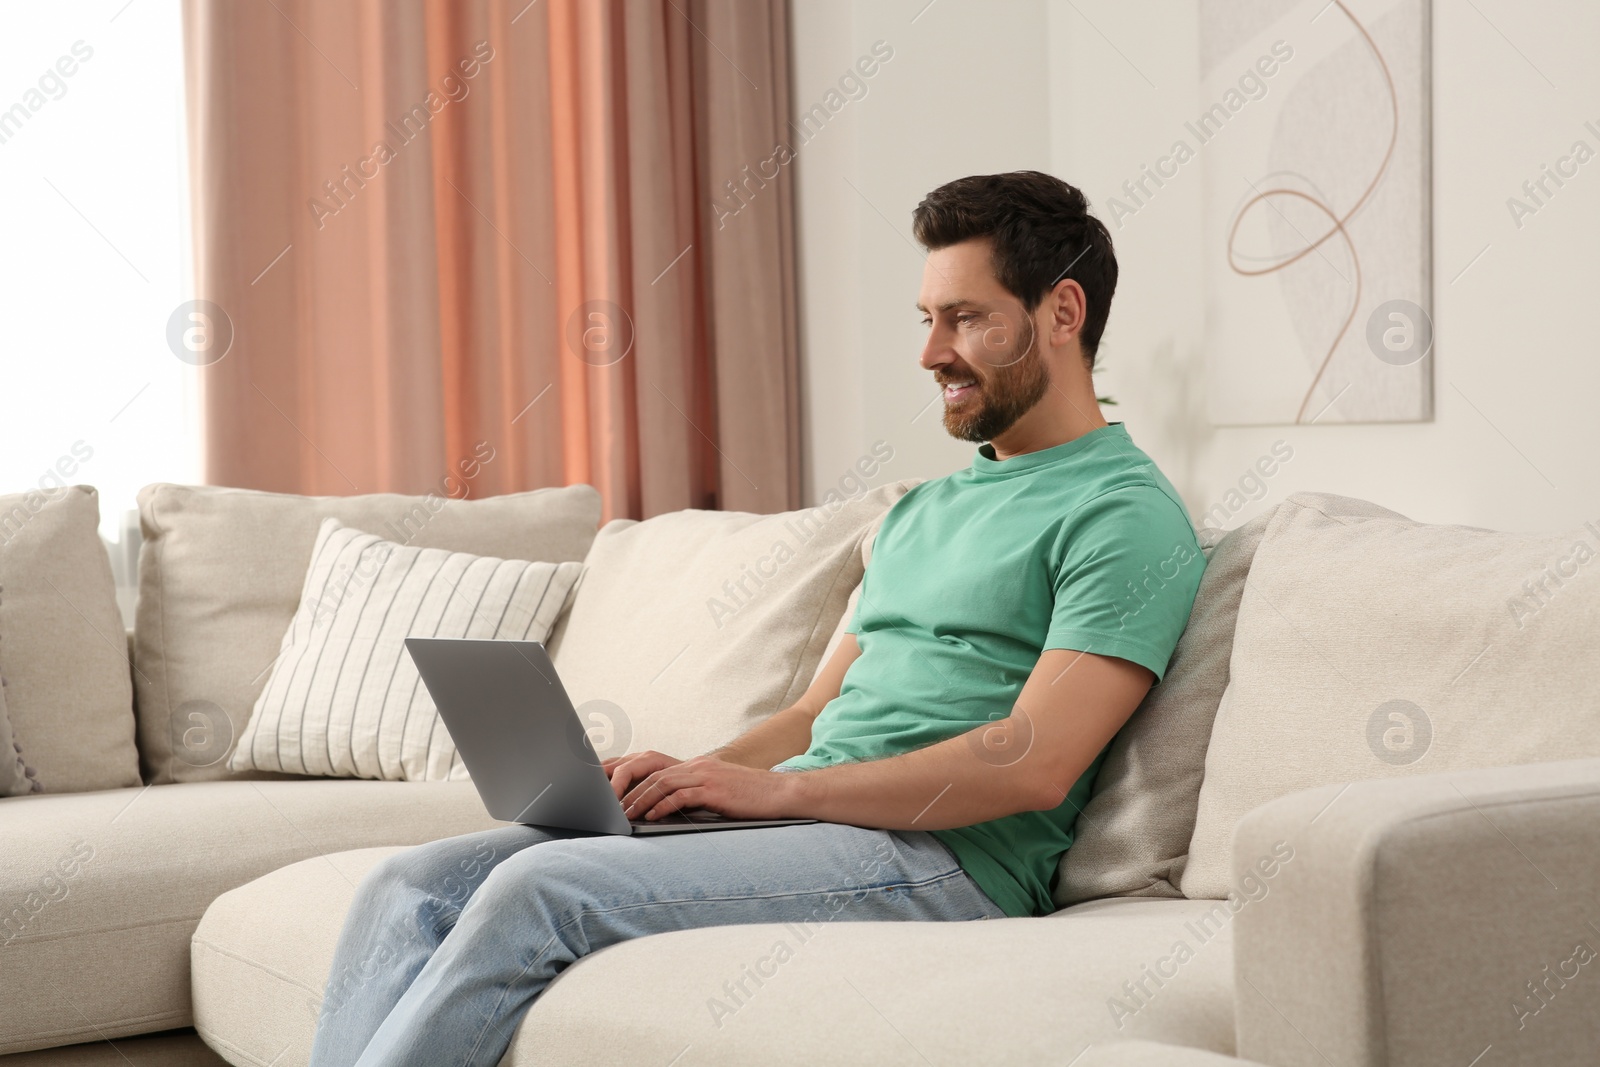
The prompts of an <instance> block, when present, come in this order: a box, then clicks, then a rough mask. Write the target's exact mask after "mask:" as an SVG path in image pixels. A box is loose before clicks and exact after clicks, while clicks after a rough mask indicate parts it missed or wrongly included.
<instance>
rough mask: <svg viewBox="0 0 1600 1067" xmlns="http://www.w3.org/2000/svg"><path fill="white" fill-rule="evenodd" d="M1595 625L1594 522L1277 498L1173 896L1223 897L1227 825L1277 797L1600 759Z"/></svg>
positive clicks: (1598, 590) (1598, 586) (1598, 540)
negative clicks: (1439, 515) (1496, 520)
mask: <svg viewBox="0 0 1600 1067" xmlns="http://www.w3.org/2000/svg"><path fill="white" fill-rule="evenodd" d="M1596 633H1600V528H1597V527H1596V526H1595V525H1593V524H1591V525H1587V526H1584V527H1582V528H1581V529H1577V530H1572V531H1569V532H1567V533H1562V534H1519V533H1497V532H1495V531H1492V530H1481V529H1476V528H1473V527H1467V526H1434V525H1428V524H1425V523H1420V522H1413V521H1412V520H1410V519H1408V518H1406V517H1405V516H1403V515H1398V514H1396V513H1394V512H1392V511H1387V510H1385V509H1383V508H1380V507H1378V506H1376V505H1374V504H1368V503H1366V502H1364V501H1360V500H1350V499H1347V498H1344V497H1337V496H1330V495H1325V494H1319V493H1300V494H1296V495H1294V496H1292V497H1290V498H1289V499H1288V500H1287V501H1286V502H1285V503H1284V504H1282V505H1281V506H1280V507H1279V508H1278V511H1277V513H1276V514H1275V515H1274V516H1273V519H1272V522H1271V524H1270V525H1269V526H1268V527H1267V530H1266V532H1265V534H1264V536H1263V537H1262V541H1261V546H1260V548H1259V549H1257V551H1256V556H1255V562H1254V564H1253V565H1252V567H1251V570H1250V576H1249V580H1248V581H1247V583H1246V585H1245V591H1244V597H1243V600H1242V601H1241V603H1240V606H1239V622H1238V627H1237V631H1236V634H1235V637H1234V645H1233V657H1232V660H1231V662H1230V664H1229V678H1228V689H1227V693H1226V694H1225V695H1224V697H1223V700H1222V706H1221V708H1220V709H1219V710H1218V712H1217V718H1216V723H1215V726H1214V727H1213V729H1212V733H1211V743H1210V747H1209V749H1208V751H1207V753H1206V769H1205V781H1204V784H1203V785H1202V786H1201V788H1200V803H1199V812H1198V817H1197V820H1196V824H1195V831H1194V838H1193V840H1192V841H1191V842H1190V845H1189V862H1188V867H1187V869H1185V871H1184V872H1183V892H1184V895H1185V896H1188V897H1222V896H1224V895H1226V894H1227V892H1228V891H1229V888H1230V887H1229V872H1230V869H1231V868H1230V848H1231V844H1232V839H1233V832H1234V828H1235V826H1236V825H1237V824H1238V822H1239V819H1240V818H1241V817H1242V816H1243V815H1244V814H1245V813H1246V812H1248V811H1250V810H1251V809H1253V808H1255V807H1258V806H1259V805H1261V804H1264V803H1266V802H1267V801H1269V800H1273V799H1275V798H1277V797H1281V796H1284V795H1285V794H1288V793H1293V792H1297V791H1299V790H1302V789H1309V788H1312V787H1314V786H1322V785H1329V784H1334V783H1340V782H1349V781H1355V780H1360V779H1369V778H1390V777H1399V776H1405V775H1414V774H1432V773H1438V772H1445V771H1454V770H1461V769H1465V768H1476V767H1492V766H1502V765H1515V764H1523V763H1534V762H1540V761H1548V760H1560V759H1573V758H1578V757H1585V756H1600V657H1596V656H1595V654H1594V644H1595V634H1596ZM1331 803H1333V804H1337V803H1339V801H1338V798H1337V797H1336V798H1334V799H1333V801H1332V802H1331ZM1307 829H1308V832H1315V831H1314V830H1313V829H1311V828H1310V827H1309V826H1308V827H1307ZM1290 844H1291V845H1292V844H1293V842H1292V841H1291V842H1290Z"/></svg>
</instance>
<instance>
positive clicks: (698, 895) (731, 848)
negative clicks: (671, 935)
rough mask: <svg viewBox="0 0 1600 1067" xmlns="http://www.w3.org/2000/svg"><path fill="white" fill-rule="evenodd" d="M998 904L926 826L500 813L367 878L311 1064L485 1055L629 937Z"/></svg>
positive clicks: (397, 858)
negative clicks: (650, 827) (699, 828)
mask: <svg viewBox="0 0 1600 1067" xmlns="http://www.w3.org/2000/svg"><path fill="white" fill-rule="evenodd" d="M1003 914H1004V913H1003V912H1002V911H1001V910H1000V908H999V907H998V906H996V905H995V904H994V902H993V901H991V900H990V899H989V898H988V897H987V896H985V895H984V893H983V891H982V890H981V889H979V888H978V886H977V883H975V882H974V881H972V879H971V878H970V877H968V876H967V874H966V872H964V871H963V870H962V869H961V867H960V865H959V864H957V863H956V861H955V857H954V856H952V855H951V853H950V851H949V850H948V849H947V848H945V846H944V845H943V844H941V843H940V842H939V840H938V839H937V838H935V837H934V836H933V835H932V834H928V833H924V832H922V831H891V830H864V829H861V828H859V827H855V826H840V825H837V824H832V823H815V824H808V825H801V826H783V827H771V828H766V829H755V830H721V831H706V832H700V833H686V834H674V835H668V836H661V837H612V836H598V835H591V834H580V833H573V832H565V831H547V830H541V829H536V828H534V827H531V826H507V827H502V828H500V829H497V830H487V831H484V832H483V833H476V834H467V835H465V836H462V837H453V838H446V839H445V840H443V841H435V842H433V843H431V844H426V845H420V846H418V847H416V848H412V849H407V850H406V851H404V852H400V853H396V854H395V855H393V856H390V857H389V858H387V859H385V860H383V861H382V862H381V863H379V864H378V866H377V867H375V868H374V869H373V870H372V871H371V872H370V873H369V874H368V875H367V877H366V878H365V879H363V881H362V883H361V886H360V888H359V889H358V890H357V893H356V899H355V903H354V904H353V905H352V906H351V909H350V913H349V915H348V916H347V917H346V919H345V925H344V931H343V933H342V934H341V935H340V937H339V945H338V948H337V950H336V951H335V953H334V957H333V968H332V971H331V973H330V975H329V978H328V985H327V989H326V990H325V992H324V997H323V1002H322V1010H321V1015H320V1018H319V1019H318V1022H317V1035H316V1041H315V1044H314V1045H313V1047H312V1053H311V1064H312V1067H346V1065H349V1064H358V1065H359V1067H380V1065H382V1067H394V1065H400V1064H417V1065H426V1067H458V1065H459V1067H467V1065H469V1064H482V1065H484V1067H494V1065H495V1064H498V1063H499V1062H500V1059H501V1057H502V1056H503V1055H504V1054H505V1051H506V1049H507V1047H508V1046H509V1045H510V1043H511V1037H512V1034H513V1033H514V1032H515V1031H516V1028H517V1024H518V1023H519V1022H521V1021H522V1017H523V1015H524V1014H526V1013H527V1011H528V1008H529V1006H530V1005H531V1004H532V1003H533V999H534V998H535V997H536V996H538V995H539V993H540V991H541V990H543V989H544V987H545V986H546V985H548V984H549V983H550V981H551V980H552V979H554V978H555V977H556V975H558V974H559V973H561V971H562V970H563V969H564V968H566V967H568V966H569V965H571V964H572V963H573V962H575V961H576V960H578V959H580V958H582V957H584V956H586V955H588V954H589V953H591V952H594V951H597V950H598V949H602V948H605V947H606V946H608V945H614V944H616V943H617V942H619V941H625V940H628V939H630V938H635V937H645V936H647V935H649V934H656V933H662V932H664V931H667V930H688V929H694V928H698V927H702V926H729V925H736V924H741V923H793V924H797V925H798V926H800V927H801V928H804V927H806V926H816V925H817V924H825V923H829V922H865V921H884V920H896V919H899V920H906V919H914V920H924V921H929V920H946V921H948V920H955V921H964V920H970V919H997V918H1001V917H1002V916H1003ZM722 995H723V991H722V990H720V989H718V990H708V991H707V996H708V998H709V997H713V996H722Z"/></svg>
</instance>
